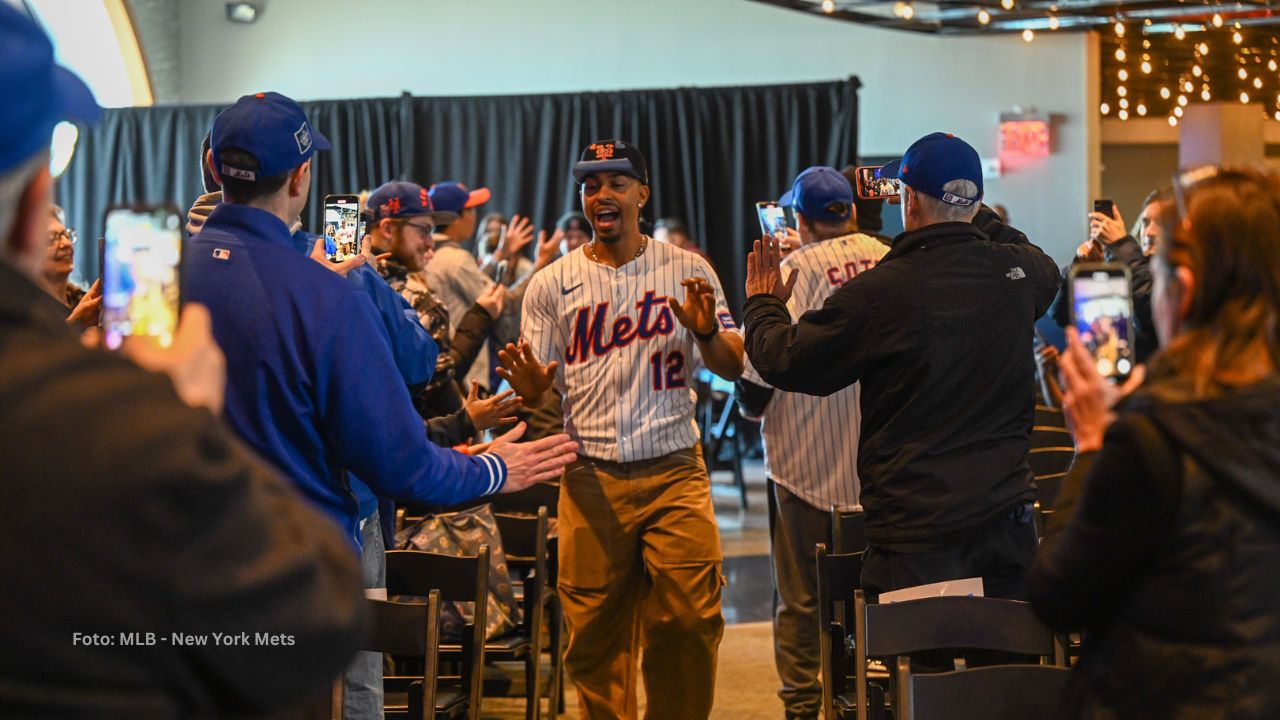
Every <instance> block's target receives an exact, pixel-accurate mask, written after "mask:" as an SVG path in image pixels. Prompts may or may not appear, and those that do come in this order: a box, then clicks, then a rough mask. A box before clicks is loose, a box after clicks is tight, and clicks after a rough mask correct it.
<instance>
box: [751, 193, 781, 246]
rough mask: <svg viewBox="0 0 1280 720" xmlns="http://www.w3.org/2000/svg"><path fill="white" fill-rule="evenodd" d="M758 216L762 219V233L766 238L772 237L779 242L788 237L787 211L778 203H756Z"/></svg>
mask: <svg viewBox="0 0 1280 720" xmlns="http://www.w3.org/2000/svg"><path fill="white" fill-rule="evenodd" d="M756 215H758V216H759V217H760V232H762V233H764V237H769V236H770V235H772V236H773V237H775V238H777V239H778V240H782V239H783V238H785V237H786V236H787V211H786V210H784V209H783V208H782V206H781V205H779V204H778V203H776V202H758V203H756Z"/></svg>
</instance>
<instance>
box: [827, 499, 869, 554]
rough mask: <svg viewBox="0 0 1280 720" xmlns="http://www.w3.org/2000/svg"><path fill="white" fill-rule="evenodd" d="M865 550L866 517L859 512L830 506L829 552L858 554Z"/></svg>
mask: <svg viewBox="0 0 1280 720" xmlns="http://www.w3.org/2000/svg"><path fill="white" fill-rule="evenodd" d="M865 549H867V516H866V514H864V513H863V512H862V511H861V510H841V509H840V508H838V507H836V506H835V505H832V506H831V552H833V553H837V554H838V553H859V552H862V551H863V550H865Z"/></svg>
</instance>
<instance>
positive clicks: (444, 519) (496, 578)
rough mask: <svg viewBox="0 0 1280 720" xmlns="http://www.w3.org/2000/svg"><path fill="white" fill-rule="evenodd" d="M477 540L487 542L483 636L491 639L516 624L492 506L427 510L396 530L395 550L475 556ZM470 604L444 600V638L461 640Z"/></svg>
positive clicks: (470, 613) (517, 611) (472, 612)
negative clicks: (443, 511)
mask: <svg viewBox="0 0 1280 720" xmlns="http://www.w3.org/2000/svg"><path fill="white" fill-rule="evenodd" d="M481 545H488V546H489V602H488V605H487V610H486V612H487V617H486V620H485V638H486V639H490V640H491V639H493V638H496V637H500V636H502V635H505V634H506V633H509V632H511V631H512V630H515V629H516V627H517V626H518V625H519V624H520V615H521V613H520V604H519V603H517V602H516V594H515V588H514V587H512V585H511V576H510V574H509V573H508V571H507V556H506V554H505V553H504V552H503V551H502V537H501V536H500V535H499V534H498V523H497V521H496V520H494V519H493V509H492V508H491V507H490V506H488V505H481V506H479V507H474V508H468V509H466V510H460V511H458V512H453V513H446V514H443V515H429V516H427V517H425V518H423V519H421V520H419V521H418V522H416V523H414V524H413V525H410V526H408V527H406V528H404V529H403V530H401V531H400V532H398V533H396V549H398V550H421V551H424V552H432V553H436V554H438V555H450V556H453V557H468V556H469V557H474V556H475V555H476V554H478V553H479V552H480V546H481ZM473 605H474V603H469V602H445V603H441V606H440V619H441V623H442V624H443V626H444V627H443V633H442V636H443V639H444V640H445V641H446V642H450V643H456V642H460V641H461V640H462V629H463V626H464V625H466V624H467V623H469V622H471V620H472V618H474V617H475V609H474V608H473V607H472V606H473Z"/></svg>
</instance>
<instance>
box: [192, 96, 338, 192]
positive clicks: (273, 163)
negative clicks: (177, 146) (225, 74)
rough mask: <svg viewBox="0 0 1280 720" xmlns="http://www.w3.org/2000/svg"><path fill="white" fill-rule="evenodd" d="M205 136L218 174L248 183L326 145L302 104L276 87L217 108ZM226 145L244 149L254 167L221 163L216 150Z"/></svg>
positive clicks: (298, 162) (296, 162)
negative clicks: (220, 110) (219, 110)
mask: <svg viewBox="0 0 1280 720" xmlns="http://www.w3.org/2000/svg"><path fill="white" fill-rule="evenodd" d="M209 139H210V142H211V145H212V149H213V164H214V166H215V167H216V168H217V170H218V174H219V175H221V176H222V177H224V178H228V177H229V178H236V179H239V180H248V181H249V182H257V181H258V180H261V179H263V178H269V177H271V176H272V175H279V174H280V173H282V172H285V171H288V170H292V169H294V168H296V167H298V166H299V165H301V164H302V163H304V162H306V161H307V158H310V157H311V155H312V154H313V153H314V152H315V151H316V150H328V149H329V140H328V139H327V138H326V137H325V136H324V135H321V134H320V131H319V130H317V129H315V127H313V126H312V125H311V123H310V122H308V121H307V114H306V113H304V112H302V106H301V105H299V104H298V103H296V102H294V101H293V100H290V99H289V98H287V97H285V96H283V95H281V94H280V93H275V92H265V93H254V94H253V95H245V96H244V97H242V98H240V99H239V100H237V101H236V103H235V104H234V105H232V106H231V107H229V108H227V109H226V110H223V111H222V112H220V113H218V117H216V118H214V120H213V132H212V133H211V134H210V137H209ZM228 148H236V149H239V150H243V151H245V152H247V153H249V154H250V155H252V156H253V157H254V158H255V159H256V160H257V161H258V167H256V168H243V167H235V166H234V165H228V164H227V163H225V162H223V161H222V157H221V153H222V151H223V150H226V149H228Z"/></svg>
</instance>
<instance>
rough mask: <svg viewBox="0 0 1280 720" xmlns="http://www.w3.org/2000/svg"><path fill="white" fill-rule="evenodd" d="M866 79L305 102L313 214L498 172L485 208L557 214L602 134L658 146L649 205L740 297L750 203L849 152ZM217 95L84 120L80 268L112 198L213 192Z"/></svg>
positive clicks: (75, 204)
mask: <svg viewBox="0 0 1280 720" xmlns="http://www.w3.org/2000/svg"><path fill="white" fill-rule="evenodd" d="M859 85H860V83H859V82H858V80H857V78H849V79H848V80H844V81H838V82H825V83H812V84H803V85H770V86H749V87H723V88H677V89H673V90H636V91H624V92H593V93H575V94H556V95H520V96H497V97H439V98H428V97H413V96H410V95H403V96H401V97H398V98H378V99H366V100H325V101H317V102H305V103H302V105H303V107H304V108H305V109H306V111H307V115H308V117H309V118H310V119H311V121H312V123H313V124H314V125H315V126H316V127H317V128H319V129H320V131H321V132H323V133H324V134H325V135H326V136H327V137H328V138H329V140H330V141H331V142H332V143H333V150H332V151H329V152H322V153H317V154H316V160H315V163H314V166H313V175H314V184H313V186H312V195H311V200H310V201H309V202H308V204H307V208H306V210H305V211H304V212H303V223H304V224H305V226H306V227H307V228H309V229H314V228H317V227H319V225H320V212H321V204H322V200H323V197H324V196H325V195H326V194H329V193H345V192H357V191H359V190H363V189H372V188H373V187H376V186H377V185H379V184H381V183H383V182H385V181H387V180H392V179H407V180H413V181H415V182H419V183H422V184H424V185H428V184H430V183H431V182H438V181H443V180H458V181H460V182H464V183H467V184H468V185H471V186H472V187H478V186H481V185H485V186H488V187H489V188H491V189H492V190H493V200H492V201H491V202H490V203H489V204H488V205H486V206H485V207H484V208H482V209H481V210H482V212H487V211H497V212H502V213H503V214H506V215H508V216H509V215H510V214H511V213H520V214H522V215H529V216H531V217H532V218H533V220H534V222H535V224H536V225H537V226H538V227H545V228H549V227H550V226H551V224H552V223H554V222H555V220H556V218H557V217H559V216H560V214H561V213H563V212H565V211H567V210H571V209H575V208H577V207H578V199H577V195H576V187H575V186H574V184H573V181H572V179H571V178H570V176H569V168H570V166H571V165H572V164H573V162H574V161H575V160H576V159H577V155H578V153H579V152H580V151H581V149H582V147H583V146H584V145H586V144H587V143H588V142H590V141H591V140H596V139H601V138H610V137H618V138H624V139H629V140H631V141H632V142H635V143H636V144H637V145H638V146H639V147H640V148H641V149H642V150H643V151H644V152H645V154H646V156H647V157H648V160H649V171H650V175H651V183H652V190H653V196H652V199H651V200H650V202H649V205H648V206H647V207H646V208H645V213H644V217H645V218H646V219H647V220H648V221H649V222H652V221H654V220H656V219H657V218H660V217H665V216H675V217H679V218H681V219H683V220H685V222H686V223H688V225H689V227H690V229H691V231H692V232H693V234H694V236H695V237H696V238H697V239H698V240H699V241H700V242H701V243H702V244H703V246H704V247H706V248H707V251H708V253H709V254H710V255H711V258H712V261H713V263H714V264H715V266H716V270H717V271H718V272H719V274H720V278H721V281H722V282H723V283H724V286H725V291H726V292H727V293H728V296H729V301H730V304H731V305H732V306H733V307H735V308H737V307H740V305H741V302H742V300H743V298H742V297H741V295H742V278H743V277H744V274H745V259H746V251H745V249H746V248H747V247H748V244H749V242H750V240H751V239H752V238H754V237H756V236H757V235H759V225H758V223H757V220H756V216H755V208H754V203H755V202H756V201H757V200H765V199H776V198H778V197H779V196H780V195H781V194H782V192H783V191H784V190H786V189H787V186H788V183H789V182H790V181H791V179H792V178H794V177H795V175H796V174H797V173H798V172H799V171H800V170H802V169H804V168H805V167H807V166H809V165H818V164H826V165H834V166H836V167H842V166H843V165H846V164H849V163H852V162H854V160H855V155H856V150H857V124H858V123H857V121H858V95H857V91H858V87H859ZM221 109H222V106H213V105H205V106H176V107H164V106H161V107H150V108H124V109H117V110H108V111H106V113H105V116H104V117H103V119H102V121H101V122H100V123H98V124H97V125H95V126H93V127H89V128H81V129H80V141H79V145H78V147H77V150H76V154H75V156H74V158H73V159H72V162H71V165H70V167H69V168H68V170H67V172H66V174H65V175H63V177H62V178H60V179H59V181H58V202H59V204H61V205H62V206H63V207H64V208H65V209H66V211H67V214H68V220H69V223H70V225H71V226H72V227H75V228H76V229H77V230H78V231H79V234H80V237H81V240H80V245H79V247H78V248H77V254H78V255H77V264H78V267H79V268H80V275H81V276H82V277H84V278H94V277H97V275H98V267H97V266H98V258H97V242H96V240H97V237H98V236H99V235H100V234H101V232H102V220H103V214H104V213H105V211H106V209H107V207H108V206H110V205H112V204H118V203H126V204H127V203H171V204H173V205H176V206H177V207H178V208H180V209H181V210H182V211H183V212H184V213H185V211H186V209H187V208H188V207H190V205H191V202H192V201H193V200H194V199H195V198H196V196H197V195H199V194H200V193H201V192H202V187H201V181H200V171H199V166H198V165H197V163H198V158H197V156H198V155H199V148H200V142H201V140H202V139H203V137H204V134H205V133H206V132H208V130H209V128H210V127H211V126H212V124H213V119H214V117H215V116H216V115H217V113H218V112H219V111H220V110H221Z"/></svg>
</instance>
